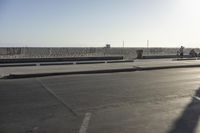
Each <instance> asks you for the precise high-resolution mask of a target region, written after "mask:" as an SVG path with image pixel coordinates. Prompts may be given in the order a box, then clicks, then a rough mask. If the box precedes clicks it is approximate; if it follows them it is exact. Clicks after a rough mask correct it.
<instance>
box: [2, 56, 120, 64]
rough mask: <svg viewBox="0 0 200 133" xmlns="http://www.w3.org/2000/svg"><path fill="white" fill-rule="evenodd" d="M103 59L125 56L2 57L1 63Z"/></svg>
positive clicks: (118, 58) (117, 58)
mask: <svg viewBox="0 0 200 133" xmlns="http://www.w3.org/2000/svg"><path fill="white" fill-rule="evenodd" d="M101 60H123V56H101V57H66V58H16V59H0V63H2V64H3V63H31V62H62V61H101Z"/></svg>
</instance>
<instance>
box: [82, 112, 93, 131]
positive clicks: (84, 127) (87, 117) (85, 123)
mask: <svg viewBox="0 0 200 133" xmlns="http://www.w3.org/2000/svg"><path fill="white" fill-rule="evenodd" d="M91 115H92V114H91V113H86V114H85V117H84V119H83V122H82V125H81V128H80V130H79V133H86V131H87V128H88V125H89V122H90V118H91Z"/></svg>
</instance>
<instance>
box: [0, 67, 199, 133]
mask: <svg viewBox="0 0 200 133" xmlns="http://www.w3.org/2000/svg"><path fill="white" fill-rule="evenodd" d="M199 73H200V68H190V69H188V68H187V69H186V68H185V69H168V70H156V71H137V72H134V73H130V72H129V73H107V74H93V75H68V76H54V77H43V78H29V79H12V80H0V108H1V110H0V132H2V133H31V132H32V133H80V131H82V130H80V129H81V127H85V128H86V129H87V130H85V133H133V132H134V133H198V132H200V125H199V124H198V121H199V116H200V113H199V110H200V101H199V100H198V98H195V97H200V95H199V94H200V93H199V92H200V90H199V83H200V82H199V81H200V75H199ZM66 105H67V106H66ZM69 108H70V109H69ZM70 110H73V111H74V112H75V113H76V114H77V115H74V114H73V113H71V111H70ZM88 113H90V114H91V115H87V114H88ZM85 121H86V122H85ZM83 125H87V126H83Z"/></svg>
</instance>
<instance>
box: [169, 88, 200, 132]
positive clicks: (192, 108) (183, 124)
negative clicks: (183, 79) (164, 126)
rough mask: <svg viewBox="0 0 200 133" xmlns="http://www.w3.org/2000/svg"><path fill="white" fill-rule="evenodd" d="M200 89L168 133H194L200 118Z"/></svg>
mask: <svg viewBox="0 0 200 133" xmlns="http://www.w3.org/2000/svg"><path fill="white" fill-rule="evenodd" d="M195 97H200V88H199V89H198V90H196V93H195V95H194V97H193V98H192V101H191V102H190V103H189V104H188V105H187V106H186V108H185V110H184V111H183V113H182V114H181V116H180V117H179V118H178V119H177V120H176V121H175V122H174V125H173V126H172V128H171V130H170V131H169V132H168V133H194V132H195V129H196V127H197V125H198V121H199V116H200V99H198V98H195Z"/></svg>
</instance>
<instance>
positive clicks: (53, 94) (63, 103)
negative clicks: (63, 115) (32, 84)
mask: <svg viewBox="0 0 200 133" xmlns="http://www.w3.org/2000/svg"><path fill="white" fill-rule="evenodd" d="M37 81H38V82H39V83H40V84H41V86H42V87H43V88H44V89H45V90H46V91H47V92H48V93H49V94H51V95H52V96H54V97H55V98H56V99H57V100H58V101H59V102H60V103H61V104H62V105H64V107H66V108H67V109H68V110H69V111H70V112H71V113H72V114H73V115H74V116H76V117H77V116H78V114H77V113H76V112H75V111H74V110H73V109H72V107H70V106H69V105H68V104H66V103H65V101H64V100H62V99H61V98H60V97H59V96H58V95H56V94H55V92H54V91H52V90H51V89H50V88H49V87H47V86H46V85H45V84H44V83H43V82H42V81H41V80H39V79H37Z"/></svg>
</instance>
